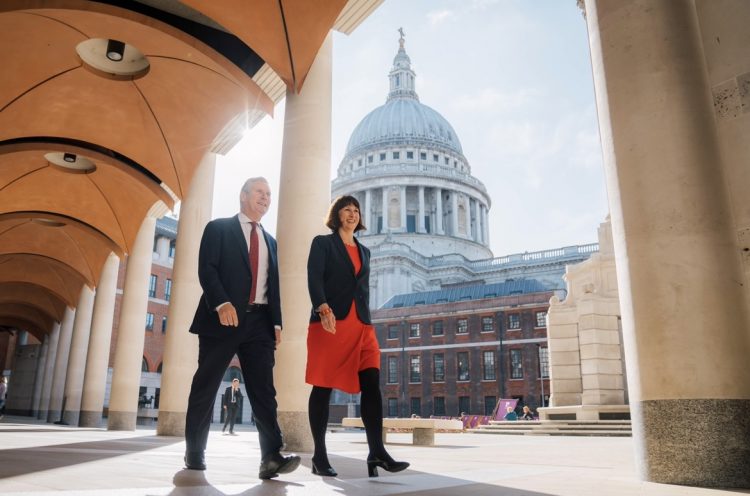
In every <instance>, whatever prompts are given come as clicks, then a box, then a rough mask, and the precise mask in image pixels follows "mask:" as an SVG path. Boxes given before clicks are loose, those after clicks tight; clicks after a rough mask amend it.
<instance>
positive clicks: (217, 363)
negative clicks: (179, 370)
mask: <svg viewBox="0 0 750 496" xmlns="http://www.w3.org/2000/svg"><path fill="white" fill-rule="evenodd" d="M275 348H276V342H275V337H274V330H273V324H272V323H271V318H270V315H269V313H268V311H266V310H259V311H255V312H252V313H247V314H245V319H244V322H243V323H242V324H241V325H240V327H236V328H233V329H231V332H230V333H229V334H228V335H227V336H223V337H221V338H215V337H212V336H204V335H200V336H199V350H198V370H196V371H195V375H194V376H193V384H192V387H191V389H190V397H189V398H188V411H187V416H186V418H185V444H186V447H187V451H205V449H206V443H207V441H208V431H209V428H210V427H211V414H212V412H213V408H214V400H215V398H216V392H217V391H218V390H219V386H220V385H221V381H222V378H223V377H224V373H225V372H226V369H227V366H228V365H229V362H230V360H231V359H232V357H233V356H234V355H235V353H236V354H237V357H238V358H239V359H240V365H241V366H242V375H243V377H244V378H245V391H246V393H247V398H248V400H249V401H250V406H251V407H252V409H253V415H254V417H255V424H256V426H257V428H258V440H259V442H260V451H261V456H262V457H264V458H265V457H266V456H267V455H270V454H273V453H277V452H279V451H280V450H281V446H282V444H283V441H282V439H281V429H280V428H279V424H278V421H277V419H276V410H277V404H276V389H275V388H274V386H273V366H274V364H275V357H274V351H275Z"/></svg>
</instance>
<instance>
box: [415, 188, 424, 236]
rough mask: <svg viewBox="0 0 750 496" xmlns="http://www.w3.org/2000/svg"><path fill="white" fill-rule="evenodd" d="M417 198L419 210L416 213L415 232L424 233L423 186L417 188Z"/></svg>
mask: <svg viewBox="0 0 750 496" xmlns="http://www.w3.org/2000/svg"><path fill="white" fill-rule="evenodd" d="M417 196H418V200H419V208H418V211H417V232H420V233H423V232H425V226H424V186H419V187H418V188H417Z"/></svg>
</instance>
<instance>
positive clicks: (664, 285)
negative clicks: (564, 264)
mask: <svg viewBox="0 0 750 496" xmlns="http://www.w3.org/2000/svg"><path fill="white" fill-rule="evenodd" d="M733 4H734V5H739V3H737V2H734V3H733ZM725 5H726V4H725ZM585 7H586V19H587V24H588V32H589V41H590V47H591V58H592V69H593V74H594V83H595V89H596V97H597V109H598V112H599V124H600V135H601V139H602V147H603V151H604V162H605V172H606V180H607V189H608V196H609V200H610V212H611V218H612V230H613V239H614V244H615V255H616V265H617V278H618V286H619V294H620V303H621V308H622V323H623V335H624V341H625V352H626V363H627V374H628V379H629V380H628V387H629V392H630V406H631V413H632V416H633V427H634V440H635V444H636V448H637V458H638V465H639V467H638V469H639V472H640V474H641V476H642V477H643V478H645V479H646V480H650V481H654V482H662V483H672V484H686V485H699V486H723V487H750V471H748V470H747V467H748V466H750V450H748V449H747V445H746V442H747V439H750V418H749V417H748V415H747V412H748V410H750V376H748V374H747V357H748V356H749V355H750V339H748V331H747V329H748V317H747V310H746V307H745V301H744V298H745V295H744V289H743V288H742V285H741V284H739V283H738V281H742V280H743V273H742V269H741V261H740V250H739V247H738V245H737V239H736V237H735V236H736V233H735V232H734V226H733V220H732V214H731V211H730V207H729V201H728V192H727V186H726V184H725V180H724V177H723V171H722V163H721V157H720V156H719V144H718V140H717V130H716V123H715V120H714V108H713V105H712V101H711V88H710V85H709V81H708V78H707V67H706V62H705V59H704V50H703V46H702V44H701V37H700V32H699V29H700V28H699V22H698V18H697V15H696V8H695V2H692V1H682V2H674V1H672V0H628V1H623V0H587V1H586V3H585ZM741 32H743V33H744V32H746V30H745V29H744V26H743V28H741ZM711 40H712V41H711V43H714V41H713V40H714V37H713V36H712V37H711ZM745 53H746V52H745ZM717 419H721V420H720V421H718V420H717ZM676 454H678V455H679V456H676Z"/></svg>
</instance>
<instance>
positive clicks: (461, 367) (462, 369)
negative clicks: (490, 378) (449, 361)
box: [456, 351, 469, 381]
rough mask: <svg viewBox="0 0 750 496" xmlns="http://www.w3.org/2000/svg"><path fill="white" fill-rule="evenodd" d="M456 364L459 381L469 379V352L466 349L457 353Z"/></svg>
mask: <svg viewBox="0 0 750 496" xmlns="http://www.w3.org/2000/svg"><path fill="white" fill-rule="evenodd" d="M456 365H457V374H456V377H457V378H458V380H459V381H468V380H469V353H468V352H466V351H459V352H458V353H456Z"/></svg>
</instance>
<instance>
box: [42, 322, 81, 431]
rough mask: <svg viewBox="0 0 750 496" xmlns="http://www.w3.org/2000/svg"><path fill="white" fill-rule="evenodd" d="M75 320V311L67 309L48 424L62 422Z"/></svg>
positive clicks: (51, 393) (56, 363)
mask: <svg viewBox="0 0 750 496" xmlns="http://www.w3.org/2000/svg"><path fill="white" fill-rule="evenodd" d="M75 318H76V311H75V309H74V308H70V307H65V314H64V315H63V319H62V322H61V324H60V336H59V338H58V340H57V354H56V356H55V368H54V372H53V375H52V383H51V388H50V396H49V407H48V408H47V422H57V421H58V420H60V412H62V407H63V394H64V392H65V373H66V372H67V370H68V355H69V353H70V340H71V338H72V337H73V322H74V321H75Z"/></svg>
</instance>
